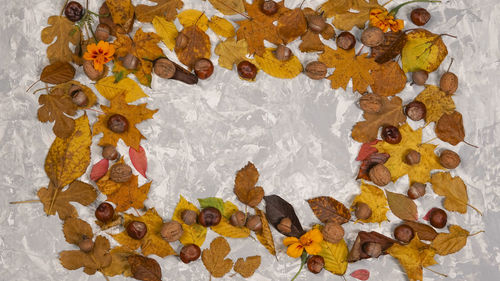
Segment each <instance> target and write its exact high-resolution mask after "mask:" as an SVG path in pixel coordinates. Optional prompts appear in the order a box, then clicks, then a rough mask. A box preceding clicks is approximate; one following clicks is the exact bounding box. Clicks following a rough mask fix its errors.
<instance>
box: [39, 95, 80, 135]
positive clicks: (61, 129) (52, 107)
mask: <svg viewBox="0 0 500 281" xmlns="http://www.w3.org/2000/svg"><path fill="white" fill-rule="evenodd" d="M38 103H39V104H40V105H41V107H40V108H39V109H38V120H40V122H54V127H53V128H52V131H54V134H55V135H56V136H57V137H59V138H67V137H69V136H70V135H71V134H72V133H73V131H74V129H75V120H73V119H72V118H70V117H68V116H74V115H75V114H76V110H77V106H76V105H75V104H74V103H73V101H72V100H71V96H70V95H69V94H68V93H67V92H65V91H64V90H63V89H61V88H55V89H53V90H51V91H50V93H48V94H44V95H40V97H39V98H38Z"/></svg>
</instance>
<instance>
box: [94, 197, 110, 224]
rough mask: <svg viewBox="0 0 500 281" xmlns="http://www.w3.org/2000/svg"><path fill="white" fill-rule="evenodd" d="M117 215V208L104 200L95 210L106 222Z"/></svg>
mask: <svg viewBox="0 0 500 281" xmlns="http://www.w3.org/2000/svg"><path fill="white" fill-rule="evenodd" d="M114 215H115V209H114V208H113V206H112V205H111V204H109V203H108V202H102V203H101V204H99V206H98V207H97V209H96V210H95V217H96V218H97V219H98V220H99V221H102V222H104V223H106V222H108V221H111V220H112V219H113V216H114Z"/></svg>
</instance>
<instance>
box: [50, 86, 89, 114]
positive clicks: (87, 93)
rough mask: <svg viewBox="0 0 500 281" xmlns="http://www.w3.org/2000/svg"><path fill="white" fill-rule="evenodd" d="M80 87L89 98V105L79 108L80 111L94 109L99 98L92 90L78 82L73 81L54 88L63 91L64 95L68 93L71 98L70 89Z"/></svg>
mask: <svg viewBox="0 0 500 281" xmlns="http://www.w3.org/2000/svg"><path fill="white" fill-rule="evenodd" d="M74 86H78V87H79V88H80V90H81V91H83V93H84V94H85V95H86V96H87V99H88V102H87V105H85V106H77V108H78V109H87V108H91V107H93V106H94V105H95V104H96V103H97V96H96V95H95V94H94V92H93V91H92V89H90V88H89V87H87V86H85V85H83V84H81V83H80V82H78V81H75V80H71V81H68V82H66V83H62V84H59V85H57V86H55V87H54V90H55V89H61V90H62V91H63V92H64V93H67V94H68V95H69V96H71V93H70V89H71V87H74Z"/></svg>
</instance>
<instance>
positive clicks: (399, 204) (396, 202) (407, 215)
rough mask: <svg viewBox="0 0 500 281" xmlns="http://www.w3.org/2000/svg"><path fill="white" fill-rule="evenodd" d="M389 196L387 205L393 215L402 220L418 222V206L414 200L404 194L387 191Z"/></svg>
mask: <svg viewBox="0 0 500 281" xmlns="http://www.w3.org/2000/svg"><path fill="white" fill-rule="evenodd" d="M385 193H386V194H387V203H388V204H389V208H390V209H391V211H392V213H393V214H394V215H395V216H396V217H398V218H400V219H402V220H409V221H416V220H417V219H418V211H417V205H416V204H415V202H413V200H411V199H410V198H408V197H407V196H404V195H403V194H399V193H394V192H390V191H387V190H386V191H385Z"/></svg>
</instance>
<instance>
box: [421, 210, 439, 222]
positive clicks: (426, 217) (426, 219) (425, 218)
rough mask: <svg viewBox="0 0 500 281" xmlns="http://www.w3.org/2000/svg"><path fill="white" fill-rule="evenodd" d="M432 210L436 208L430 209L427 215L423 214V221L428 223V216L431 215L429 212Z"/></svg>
mask: <svg viewBox="0 0 500 281" xmlns="http://www.w3.org/2000/svg"><path fill="white" fill-rule="evenodd" d="M434 209H437V208H432V209H430V210H429V212H427V214H425V216H424V217H423V219H424V221H429V216H430V215H431V212H432V211H433V210H434Z"/></svg>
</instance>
